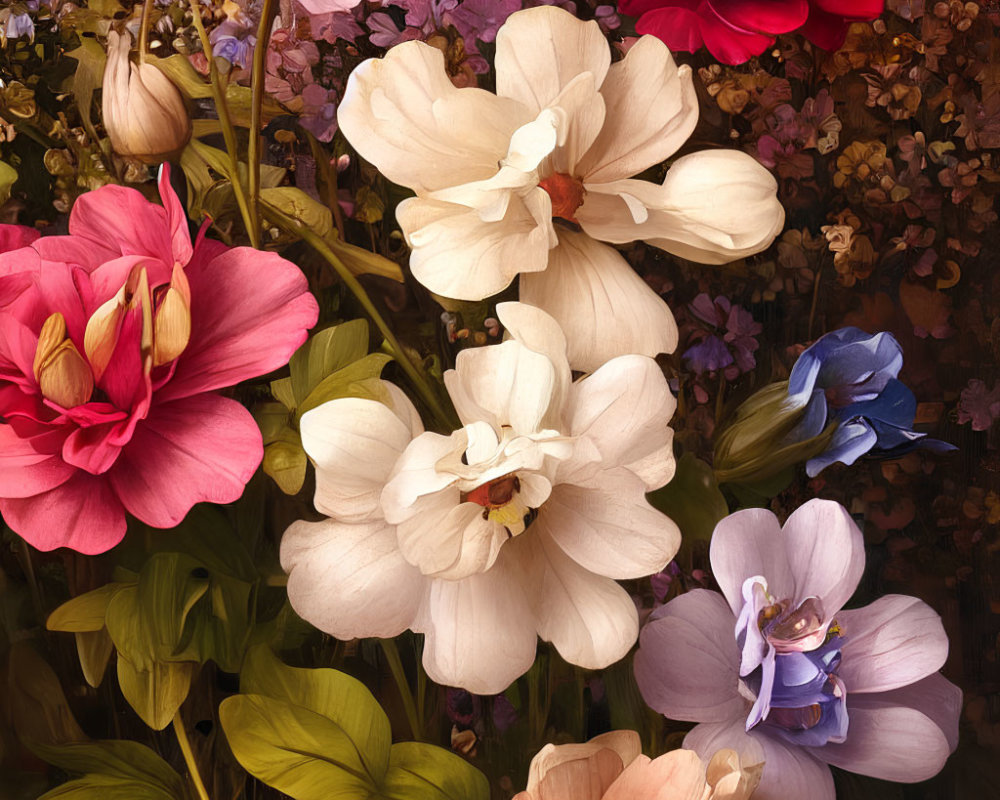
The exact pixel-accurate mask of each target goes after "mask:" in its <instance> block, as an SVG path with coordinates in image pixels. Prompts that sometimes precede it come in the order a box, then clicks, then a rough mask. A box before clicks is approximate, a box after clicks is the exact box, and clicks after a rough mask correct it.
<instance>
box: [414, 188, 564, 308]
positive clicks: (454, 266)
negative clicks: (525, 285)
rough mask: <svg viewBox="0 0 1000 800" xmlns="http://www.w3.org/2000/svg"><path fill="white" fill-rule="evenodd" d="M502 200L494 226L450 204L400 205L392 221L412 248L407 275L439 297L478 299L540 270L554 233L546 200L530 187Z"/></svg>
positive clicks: (417, 202) (417, 200)
mask: <svg viewBox="0 0 1000 800" xmlns="http://www.w3.org/2000/svg"><path fill="white" fill-rule="evenodd" d="M508 199H509V203H508V205H507V206H506V208H505V210H504V211H505V213H504V216H503V217H502V218H501V219H500V220H499V221H496V222H484V221H483V219H482V217H481V216H480V214H479V212H478V211H476V210H475V209H470V208H467V207H465V206H462V205H456V204H453V203H444V202H441V201H437V200H423V199H420V198H411V199H409V200H404V201H403V202H402V203H400V204H399V206H398V207H397V209H396V218H397V220H398V221H399V224H400V227H402V229H403V233H404V234H406V240H407V243H408V244H409V245H410V247H411V249H412V253H411V254H410V269H411V271H412V272H413V277H415V278H416V279H417V280H418V281H419V282H420V283H422V284H423V285H424V286H426V287H427V288H428V289H430V290H431V291H432V292H434V293H436V294H439V295H442V296H444V297H454V298H457V299H461V300H483V299H485V298H487V297H490V296H492V295H494V294H496V293H497V292H500V291H502V290H503V289H505V288H507V286H509V285H510V282H511V281H512V280H514V276H515V275H517V274H518V273H519V272H537V271H539V270H543V269H545V267H546V264H547V263H548V253H549V247H550V246H551V244H552V238H553V237H554V235H555V234H554V232H553V230H552V221H551V220H552V205H551V203H550V202H549V196H548V195H547V194H546V193H545V192H544V191H542V190H541V189H533V190H531V191H530V192H529V193H528V194H526V195H523V196H517V195H511V196H509V198H508Z"/></svg>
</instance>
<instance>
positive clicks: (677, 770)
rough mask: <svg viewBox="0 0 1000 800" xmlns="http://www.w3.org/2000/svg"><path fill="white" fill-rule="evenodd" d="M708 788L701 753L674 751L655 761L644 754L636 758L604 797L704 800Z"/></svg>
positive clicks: (645, 799)
mask: <svg viewBox="0 0 1000 800" xmlns="http://www.w3.org/2000/svg"><path fill="white" fill-rule="evenodd" d="M707 790H708V786H707V785H706V783H705V768H704V767H703V766H702V763H701V759H700V758H698V754H697V753H695V752H694V751H693V750H672V751H670V752H669V753H665V754H664V755H662V756H660V757H659V758H655V759H653V760H649V759H648V758H645V757H644V758H642V759H636V760H635V761H633V762H632V763H631V764H630V765H629V766H628V768H627V769H626V770H625V771H624V772H623V773H622V774H621V777H619V778H618V780H616V781H615V782H614V784H613V785H612V786H611V788H610V789H609V790H608V792H607V794H605V795H604V800H638V799H639V798H642V800H702V798H703V797H704V796H705V794H706V792H707Z"/></svg>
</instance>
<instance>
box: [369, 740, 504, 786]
mask: <svg viewBox="0 0 1000 800" xmlns="http://www.w3.org/2000/svg"><path fill="white" fill-rule="evenodd" d="M382 796H383V797H385V798H386V800H390V798H391V800H489V797H490V786H489V782H488V781H487V780H486V776H485V775H483V773H481V772H480V771H479V770H478V769H476V768H475V767H473V766H472V765H471V764H470V763H469V762H468V761H466V760H465V759H463V758H462V757H461V756H458V755H456V754H455V753H452V752H449V751H448V750H445V749H443V748H441V747H435V746H434V745H432V744H423V743H422V742H399V743H398V744H394V745H393V746H392V750H391V752H390V753H389V771H388V772H387V773H386V775H385V779H384V781H383V783H382Z"/></svg>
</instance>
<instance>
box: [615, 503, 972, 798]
mask: <svg viewBox="0 0 1000 800" xmlns="http://www.w3.org/2000/svg"><path fill="white" fill-rule="evenodd" d="M864 561H865V559H864V542H863V539H862V536H861V531H860V530H858V528H857V526H856V525H855V524H854V522H853V521H852V520H851V518H850V516H848V514H847V511H846V510H845V509H844V508H843V507H842V506H840V505H838V504H837V503H834V502H831V501H828V500H811V501H809V502H808V503H806V504H805V505H804V506H802V507H801V508H799V509H798V510H797V511H795V512H794V513H793V514H792V515H791V516H790V517H789V518H788V521H787V522H786V523H785V526H784V527H783V528H782V527H780V526H779V525H778V520H777V519H776V518H775V516H774V514H772V513H771V512H770V511H766V510H764V509H756V508H755V509H748V510H745V511H738V512H736V513H735V514H731V515H730V516H728V517H726V518H725V519H724V520H722V522H720V523H719V524H718V526H717V527H716V529H715V533H714V534H713V536H712V546H711V562H712V570H713V572H714V573H715V577H716V579H717V580H718V582H719V586H720V587H721V589H722V593H723V595H724V596H720V595H719V594H717V593H715V592H709V591H706V590H704V589H695V590H694V591H691V592H688V593H687V594H683V595H681V596H679V597H677V598H675V599H673V600H671V601H670V602H669V603H667V604H666V605H665V606H663V607H662V608H660V609H658V610H656V611H654V612H653V614H652V615H651V617H650V619H651V621H650V622H649V623H648V624H647V625H646V626H645V627H644V628H643V630H642V634H641V637H640V640H639V650H638V652H637V653H636V656H635V676H636V680H637V681H638V684H639V689H640V691H641V692H642V695H643V697H644V698H645V700H646V702H647V703H648V704H649V705H650V706H651V707H653V708H654V709H656V710H657V711H660V712H662V713H663V714H665V715H666V716H669V717H671V718H673V719H679V720H690V721H693V722H700V723H702V724H700V725H698V726H697V727H695V728H694V729H693V730H692V731H691V732H690V733H688V735H687V737H686V738H685V739H684V746H685V747H687V748H691V749H693V750H694V751H696V752H697V753H698V754H699V755H700V756H702V757H703V758H704V757H706V755H707V754H711V753H713V752H714V751H716V750H718V749H719V748H733V749H735V750H737V751H739V752H741V753H745V752H754V748H755V747H756V748H759V751H762V755H763V760H764V762H765V765H764V774H763V777H762V779H761V783H760V787H759V789H758V790H757V793H756V794H755V795H754V797H755V798H756V800H786V798H790V797H795V798H800V797H801V798H806V797H807V798H809V799H810V800H834V785H833V778H832V776H831V774H830V770H829V769H827V767H826V765H827V764H832V765H834V766H837V767H840V768H842V769H846V770H850V771H852V772H858V773H861V774H863V775H871V776H874V777H876V778H882V779H884V780H890V781H899V782H904V783H910V782H915V781H922V780H926V779H927V778H930V777H931V776H932V775H934V774H936V773H937V772H938V771H939V770H940V769H941V767H943V766H944V763H945V761H946V760H947V758H948V754H949V753H950V752H952V751H953V750H954V749H955V746H956V744H957V741H958V717H959V712H960V710H961V701H962V694H961V691H960V690H959V689H958V687H956V686H955V685H953V684H952V683H950V682H949V681H947V680H945V679H944V677H942V676H941V675H940V674H938V669H940V667H941V666H942V665H943V664H944V662H945V658H946V657H947V655H948V638H947V636H946V635H945V632H944V628H943V627H942V625H941V620H940V618H939V617H938V615H937V614H936V613H934V611H933V609H931V608H930V607H929V606H927V605H926V604H925V603H923V602H921V601H920V600H917V599H916V598H913V597H904V596H902V595H888V596H886V597H882V598H880V599H878V600H876V601H875V602H874V603H872V604H871V605H869V606H866V607H864V608H858V609H851V610H843V608H842V607H843V605H844V603H846V602H847V600H848V599H849V598H850V596H851V595H852V594H853V593H854V590H855V588H856V587H857V585H858V581H859V580H860V578H861V573H862V572H863V570H864ZM734 630H735V637H734Z"/></svg>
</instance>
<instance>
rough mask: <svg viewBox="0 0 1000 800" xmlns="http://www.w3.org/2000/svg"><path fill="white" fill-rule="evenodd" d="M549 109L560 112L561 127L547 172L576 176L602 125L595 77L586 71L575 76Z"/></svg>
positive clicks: (602, 108)
mask: <svg viewBox="0 0 1000 800" xmlns="http://www.w3.org/2000/svg"><path fill="white" fill-rule="evenodd" d="M552 109H553V111H556V112H559V119H560V120H561V123H562V124H561V125H560V129H559V146H558V148H556V150H555V152H554V153H553V154H552V157H551V159H549V162H548V164H547V171H548V172H561V173H563V174H565V175H573V176H576V175H579V174H580V173H579V170H578V168H577V164H578V162H579V161H580V158H581V157H582V156H583V154H584V153H586V152H587V150H588V149H589V148H590V146H591V145H592V144H593V143H594V140H595V139H596V138H597V136H598V134H599V133H600V132H601V128H602V127H603V126H604V98H603V97H601V94H600V93H599V92H598V91H597V84H596V83H595V82H594V76H593V75H592V74H591V73H589V72H583V73H581V74H579V75H577V76H576V77H575V78H574V79H573V80H571V81H570V82H569V83H568V84H567V85H566V88H564V89H563V90H562V92H560V93H559V96H558V97H557V98H556V99H555V100H553V101H552ZM542 113H543V114H544V113H545V112H544V111H543V112H542ZM543 174H544V173H543Z"/></svg>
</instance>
